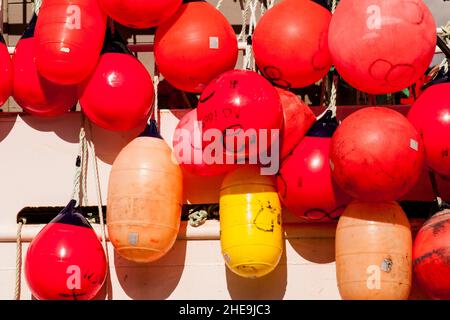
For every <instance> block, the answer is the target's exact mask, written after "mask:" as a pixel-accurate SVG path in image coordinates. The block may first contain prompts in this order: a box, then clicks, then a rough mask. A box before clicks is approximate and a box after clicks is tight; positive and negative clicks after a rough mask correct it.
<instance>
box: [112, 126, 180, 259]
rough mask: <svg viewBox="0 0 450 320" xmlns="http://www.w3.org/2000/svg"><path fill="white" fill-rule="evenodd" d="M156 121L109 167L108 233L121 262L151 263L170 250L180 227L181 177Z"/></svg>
mask: <svg viewBox="0 0 450 320" xmlns="http://www.w3.org/2000/svg"><path fill="white" fill-rule="evenodd" d="M171 154H172V152H171V150H170V148H169V146H168V145H167V144H166V143H165V142H164V140H162V138H161V137H160V136H159V133H158V131H157V128H156V124H155V122H154V121H152V122H151V124H150V126H148V127H147V128H146V130H145V131H144V132H143V133H142V134H141V135H140V136H139V137H137V138H136V139H134V140H133V141H131V142H130V143H129V144H128V145H127V146H126V147H125V148H124V149H123V150H122V151H121V152H120V153H119V155H118V156H117V158H116V160H115V161H114V163H113V166H112V169H111V173H110V177H109V188H108V222H107V225H108V233H109V237H110V239H111V243H112V244H113V245H114V247H115V248H116V250H117V252H118V253H119V254H120V255H121V256H122V257H124V258H126V259H128V260H131V261H135V262H151V261H155V260H157V259H159V258H161V257H162V256H164V255H165V254H166V253H167V252H168V251H169V250H170V249H171V248H172V246H173V244H174V242H175V240H176V238H177V234H178V230H179V227H180V216H181V205H182V200H183V190H182V189H183V177H182V172H181V169H180V167H179V166H178V165H177V164H176V163H175V162H174V161H173V160H172V157H171Z"/></svg>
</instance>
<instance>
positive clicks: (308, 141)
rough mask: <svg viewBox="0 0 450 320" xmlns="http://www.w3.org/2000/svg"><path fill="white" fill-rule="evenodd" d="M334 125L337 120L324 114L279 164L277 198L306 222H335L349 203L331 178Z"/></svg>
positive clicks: (335, 126) (330, 114) (329, 113)
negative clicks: (331, 149)
mask: <svg viewBox="0 0 450 320" xmlns="http://www.w3.org/2000/svg"><path fill="white" fill-rule="evenodd" d="M337 126H338V123H337V121H336V118H334V117H332V113H331V111H329V112H327V113H326V114H325V115H324V116H323V118H321V119H320V120H318V121H317V122H316V123H315V124H314V125H313V127H312V128H311V129H310V130H309V131H308V133H307V134H306V136H305V137H304V138H303V139H302V140H301V141H300V143H299V144H298V145H297V146H296V147H295V149H294V151H293V152H292V153H291V154H290V155H289V156H288V157H287V158H286V159H285V160H284V161H283V163H282V164H281V169H280V172H279V174H278V177H277V183H278V194H279V196H280V199H281V201H282V202H283V204H284V206H285V207H286V208H287V209H288V210H289V211H290V212H291V213H293V214H295V215H296V216H298V217H299V218H301V219H304V220H306V221H310V222H329V221H332V220H335V219H337V218H338V217H339V216H340V214H341V213H342V211H343V210H344V209H345V205H346V204H347V203H349V202H350V198H349V197H348V196H347V195H346V194H345V193H344V192H343V191H342V190H340V189H339V187H338V186H337V185H336V184H335V183H334V181H333V179H332V178H331V169H330V164H329V150H330V144H331V136H332V135H333V133H334V131H335V130H336V128H337Z"/></svg>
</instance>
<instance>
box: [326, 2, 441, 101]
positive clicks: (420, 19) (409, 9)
mask: <svg viewBox="0 0 450 320" xmlns="http://www.w3.org/2000/svg"><path fill="white" fill-rule="evenodd" d="M329 46H330V52H331V56H332V59H333V63H334V65H335V66H336V69H337V71H338V72H339V74H340V75H341V76H342V77H343V78H344V80H345V81H347V82H348V83H349V84H350V85H352V86H353V87H355V88H356V89H358V90H361V91H364V92H367V93H371V94H386V93H392V92H396V91H400V90H402V89H405V88H407V87H409V86H410V85H412V84H413V83H415V82H416V81H417V80H419V78H420V77H421V76H422V75H423V74H424V73H425V71H426V70H427V68H428V66H429V65H430V63H431V60H432V59H433V56H434V51H435V48H436V24H435V22H434V19H433V15H432V14H431V12H430V10H429V9H428V7H427V6H426V4H425V3H424V2H423V1H422V0H408V1H405V0H391V1H385V0H358V1H354V0H342V1H340V2H339V5H338V7H337V9H336V12H335V14H334V15H333V18H332V19H331V24H330V31H329Z"/></svg>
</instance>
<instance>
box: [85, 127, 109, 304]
mask: <svg viewBox="0 0 450 320" xmlns="http://www.w3.org/2000/svg"><path fill="white" fill-rule="evenodd" d="M87 144H88V147H89V153H90V155H91V160H92V167H93V169H94V180H95V187H96V188H95V189H96V193H97V209H98V216H99V218H100V227H101V228H100V229H101V237H102V244H103V249H104V250H105V256H106V267H107V268H106V283H105V286H106V292H107V294H108V296H109V277H110V274H109V252H108V243H107V242H106V225H105V218H104V214H103V207H102V205H103V200H102V191H101V187H100V176H99V174H98V161H97V154H96V153H95V145H94V142H93V130H92V124H91V123H90V122H89V139H88V141H87ZM109 298H112V297H109Z"/></svg>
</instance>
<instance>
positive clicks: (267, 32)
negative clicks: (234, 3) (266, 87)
mask: <svg viewBox="0 0 450 320" xmlns="http://www.w3.org/2000/svg"><path fill="white" fill-rule="evenodd" d="M330 20H331V13H330V12H329V11H328V10H327V9H325V8H324V7H322V6H321V5H319V4H317V3H315V2H314V1H298V0H285V1H282V2H280V3H279V4H277V5H275V6H274V7H273V8H272V9H270V10H268V11H267V12H266V13H265V14H264V16H262V18H261V19H260V21H259V22H258V24H257V25H256V28H255V32H254V33H253V37H252V44H253V50H254V52H255V60H256V64H257V65H258V67H259V69H260V70H261V72H262V73H263V74H264V76H266V77H267V78H269V79H270V80H271V81H273V82H274V83H276V84H277V85H279V86H282V87H292V88H301V87H306V86H308V85H311V84H313V83H315V82H317V81H318V80H320V79H322V78H323V77H324V76H325V75H326V74H327V72H328V70H330V67H331V56H330V52H329V50H328V27H329V24H330Z"/></svg>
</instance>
